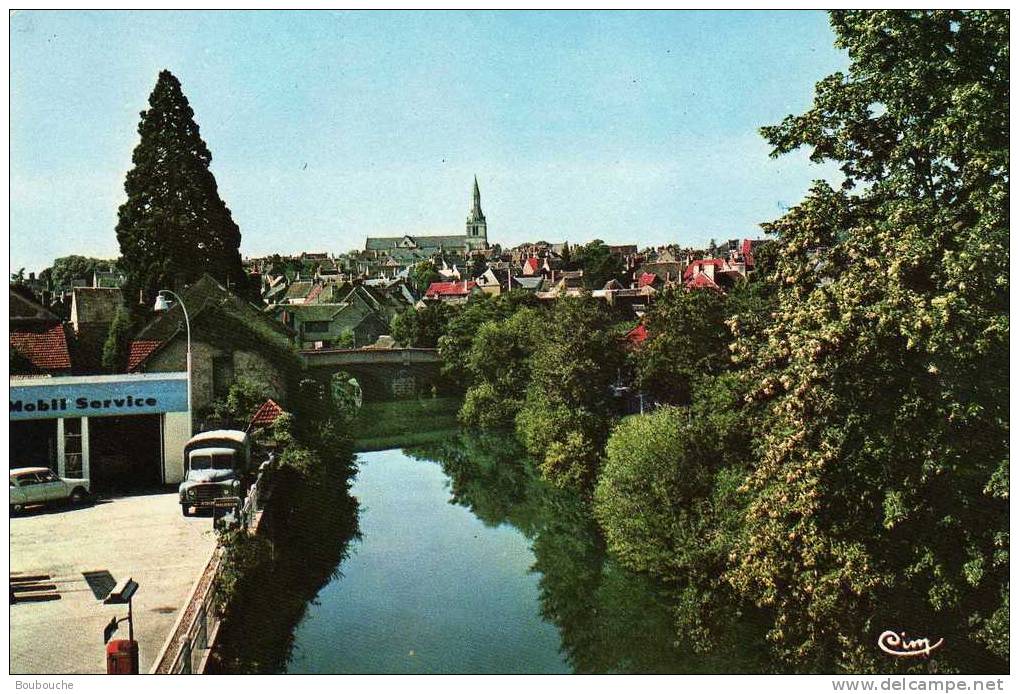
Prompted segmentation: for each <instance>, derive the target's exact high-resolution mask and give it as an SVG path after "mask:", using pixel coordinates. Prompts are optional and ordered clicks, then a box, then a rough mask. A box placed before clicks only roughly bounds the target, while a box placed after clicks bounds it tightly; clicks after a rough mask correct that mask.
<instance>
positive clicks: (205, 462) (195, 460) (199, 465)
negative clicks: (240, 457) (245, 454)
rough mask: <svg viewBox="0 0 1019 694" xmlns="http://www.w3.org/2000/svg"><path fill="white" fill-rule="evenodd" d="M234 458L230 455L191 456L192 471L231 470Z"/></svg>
mask: <svg viewBox="0 0 1019 694" xmlns="http://www.w3.org/2000/svg"><path fill="white" fill-rule="evenodd" d="M233 467H234V457H233V455H232V454H230V453H213V454H212V455H209V454H204V455H203V454H195V455H193V456H191V469H192V470H232V469H233Z"/></svg>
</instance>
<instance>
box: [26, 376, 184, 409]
mask: <svg viewBox="0 0 1019 694" xmlns="http://www.w3.org/2000/svg"><path fill="white" fill-rule="evenodd" d="M10 384H11V385H10V402H11V406H10V419H11V421H16V420H20V419H54V418H58V417H112V416H118V417H123V416H125V415H133V414H158V413H162V412H186V411H187V409H188V379H187V374H186V373H176V372H174V373H153V374H116V375H112V376H60V377H56V378H28V379H12V380H11V382H10Z"/></svg>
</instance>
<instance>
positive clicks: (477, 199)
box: [467, 175, 488, 250]
mask: <svg viewBox="0 0 1019 694" xmlns="http://www.w3.org/2000/svg"><path fill="white" fill-rule="evenodd" d="M467 247H468V248H469V249H471V250H478V249H485V248H488V223H487V222H486V221H485V213H484V212H482V211H481V189H480V188H479V187H478V177H477V176H476V175H475V176H474V195H473V196H472V197H471V209H470V211H469V212H468V213H467Z"/></svg>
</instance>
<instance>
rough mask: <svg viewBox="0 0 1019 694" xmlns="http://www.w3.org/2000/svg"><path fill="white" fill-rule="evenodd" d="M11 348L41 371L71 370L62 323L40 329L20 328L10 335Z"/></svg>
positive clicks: (69, 353) (65, 334)
mask: <svg viewBox="0 0 1019 694" xmlns="http://www.w3.org/2000/svg"><path fill="white" fill-rule="evenodd" d="M10 342H11V348H13V349H15V350H17V351H18V353H19V354H21V355H22V356H23V357H25V358H26V359H28V360H29V361H30V362H32V366H34V367H35V368H37V369H39V370H40V371H66V370H68V369H70V368H71V352H70V350H69V349H68V348H67V333H66V332H65V331H64V326H63V325H62V324H61V323H53V324H51V325H48V326H47V325H44V326H39V327H28V326H18V327H17V329H16V330H11V333H10Z"/></svg>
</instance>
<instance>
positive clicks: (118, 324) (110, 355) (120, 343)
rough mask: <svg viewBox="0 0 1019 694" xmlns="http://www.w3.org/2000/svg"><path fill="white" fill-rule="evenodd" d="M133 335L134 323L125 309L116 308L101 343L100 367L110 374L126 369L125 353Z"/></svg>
mask: <svg viewBox="0 0 1019 694" xmlns="http://www.w3.org/2000/svg"><path fill="white" fill-rule="evenodd" d="M133 334H134V321H133V320H132V319H131V314H130V313H129V312H128V311H127V309H125V308H118V309H117V313H116V315H114V317H113V322H112V323H110V329H109V332H108V333H107V335H106V341H105V342H104V343H103V355H102V366H103V369H105V370H106V371H108V372H110V373H118V372H120V371H123V370H125V369H126V368H127V352H128V346H129V344H130V342H131V336H132V335H133Z"/></svg>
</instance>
